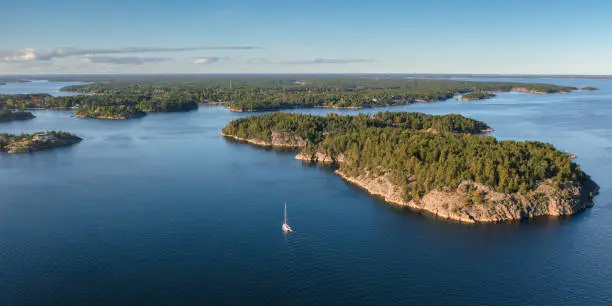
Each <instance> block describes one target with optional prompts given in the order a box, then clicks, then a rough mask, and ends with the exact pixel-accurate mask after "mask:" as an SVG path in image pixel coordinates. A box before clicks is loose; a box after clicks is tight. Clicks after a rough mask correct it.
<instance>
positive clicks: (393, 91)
mask: <svg viewBox="0 0 612 306" xmlns="http://www.w3.org/2000/svg"><path fill="white" fill-rule="evenodd" d="M79 80H80V81H90V82H93V83H90V84H84V85H75V86H67V87H64V88H61V91H70V92H77V93H82V94H83V95H77V96H68V97H52V96H50V95H45V94H30V95H0V108H6V109H31V108H37V109H38V108H43V109H75V110H77V111H76V113H75V115H76V116H79V117H84V118H98V119H131V118H139V117H142V116H143V115H144V114H146V113H152V112H176V111H190V110H195V109H197V107H198V105H199V104H223V105H224V106H225V107H226V108H227V109H228V110H230V111H233V112H260V111H276V110H281V109H295V108H336V109H361V108H371V107H386V106H393V105H406V104H413V103H433V102H438V101H445V100H449V99H452V98H453V97H455V96H456V95H463V96H464V97H466V99H485V98H491V97H493V96H494V94H493V92H522V93H531V94H553V93H568V92H571V91H573V90H576V89H578V88H575V87H569V86H557V85H551V84H540V83H510V82H477V81H454V80H445V79H407V78H404V77H388V78H381V77H348V76H294V77H291V76H236V77H229V76H210V77H199V78H196V77H188V76H166V77H163V76H159V77H153V76H148V77H147V76H140V77H138V76H134V77H123V78H120V77H115V78H113V77H109V78H102V79H87V78H83V79H79Z"/></svg>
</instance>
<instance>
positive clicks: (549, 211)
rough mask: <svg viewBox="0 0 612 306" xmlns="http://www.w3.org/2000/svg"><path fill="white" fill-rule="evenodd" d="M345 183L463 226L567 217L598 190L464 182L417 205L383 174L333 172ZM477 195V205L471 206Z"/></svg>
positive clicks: (319, 155) (316, 158) (337, 159)
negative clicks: (513, 189)
mask: <svg viewBox="0 0 612 306" xmlns="http://www.w3.org/2000/svg"><path fill="white" fill-rule="evenodd" d="M295 158H296V159H298V160H302V161H304V162H312V163H323V164H334V163H335V164H340V163H343V162H344V161H345V158H344V156H342V155H340V156H334V157H332V156H329V155H328V154H325V153H323V152H315V153H313V154H311V155H310V156H308V155H305V154H303V153H300V154H298V155H296V157H295ZM334 172H335V173H336V174H338V175H339V176H341V177H342V178H343V179H344V180H346V181H347V182H350V183H352V184H355V185H357V186H359V187H361V188H363V189H365V190H366V191H368V193H370V194H373V195H376V196H380V197H382V198H384V199H385V201H386V202H388V203H391V204H395V205H399V206H403V207H409V208H412V209H415V210H418V211H424V212H427V213H430V214H432V215H434V216H436V217H438V218H442V219H447V220H453V221H459V222H465V223H493V222H505V221H518V220H522V219H529V218H534V217H539V216H568V215H573V214H576V213H578V212H580V211H582V210H584V209H586V208H588V207H591V206H592V205H593V203H592V201H591V199H592V198H593V197H594V196H595V195H596V194H597V193H598V192H599V186H597V184H595V183H594V182H593V181H591V180H589V181H587V182H586V183H585V184H584V185H582V186H579V185H570V186H563V187H561V188H554V187H553V186H552V182H545V183H542V184H540V186H539V187H538V188H537V189H536V190H535V191H533V192H531V193H530V194H528V195H521V194H519V193H512V194H504V193H501V192H496V191H494V190H493V189H491V188H489V187H487V186H484V185H482V184H478V183H475V182H469V181H464V182H461V184H460V185H459V187H458V188H457V189H454V190H445V191H442V190H434V191H431V192H429V193H427V194H425V195H424V196H423V198H422V199H421V200H420V201H414V200H411V201H405V200H404V197H403V194H402V189H401V188H400V187H399V186H397V185H394V184H393V183H392V182H391V181H390V180H389V178H388V176H387V175H386V174H383V175H380V176H376V177H373V176H369V175H360V176H356V177H355V176H351V175H348V174H346V173H344V172H342V171H341V170H335V171H334ZM475 194H477V197H478V198H477V202H478V203H473V202H474V201H473V199H474V195H475Z"/></svg>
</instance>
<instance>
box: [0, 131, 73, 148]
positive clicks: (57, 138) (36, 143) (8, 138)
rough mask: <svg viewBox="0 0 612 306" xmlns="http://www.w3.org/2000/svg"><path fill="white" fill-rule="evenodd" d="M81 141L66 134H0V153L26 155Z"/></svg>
mask: <svg viewBox="0 0 612 306" xmlns="http://www.w3.org/2000/svg"><path fill="white" fill-rule="evenodd" d="M81 140H82V139H81V138H79V137H77V136H75V135H73V134H70V133H66V132H58V131H47V132H39V133H34V134H21V135H14V134H6V133H0V151H2V152H7V153H27V152H35V151H41V150H48V149H53V148H58V147H64V146H69V145H73V144H75V143H78V142H80V141H81Z"/></svg>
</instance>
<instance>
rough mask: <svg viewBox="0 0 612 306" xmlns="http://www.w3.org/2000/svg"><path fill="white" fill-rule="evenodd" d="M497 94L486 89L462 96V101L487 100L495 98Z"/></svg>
mask: <svg viewBox="0 0 612 306" xmlns="http://www.w3.org/2000/svg"><path fill="white" fill-rule="evenodd" d="M494 97H495V94H493V93H490V92H486V91H475V92H470V93H467V94H464V95H462V96H461V100H462V101H474V100H486V99H491V98H494Z"/></svg>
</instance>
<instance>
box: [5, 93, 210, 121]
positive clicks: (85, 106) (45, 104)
mask: <svg viewBox="0 0 612 306" xmlns="http://www.w3.org/2000/svg"><path fill="white" fill-rule="evenodd" d="M0 108H6V109H28V108H30V109H32V108H49V109H67V108H75V109H77V113H76V114H77V115H79V116H83V117H90V118H96V117H124V118H134V117H139V116H142V115H144V114H145V113H157V112H159V113H163V112H179V111H190V110H195V109H197V108H198V105H197V103H196V102H195V101H193V100H189V99H187V98H185V97H183V96H181V95H178V94H164V95H146V94H135V93H119V94H96V95H77V96H67V97H53V96H51V95H47V94H33V95H0Z"/></svg>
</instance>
